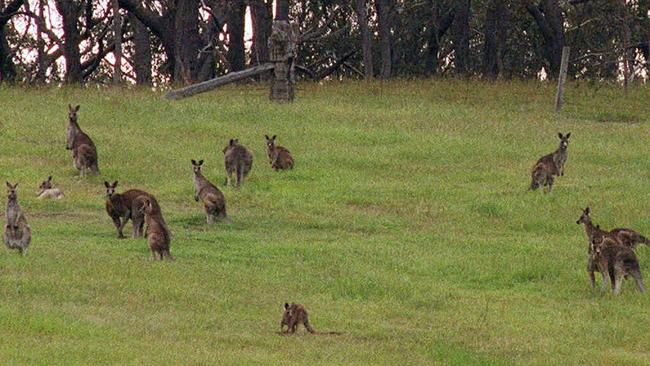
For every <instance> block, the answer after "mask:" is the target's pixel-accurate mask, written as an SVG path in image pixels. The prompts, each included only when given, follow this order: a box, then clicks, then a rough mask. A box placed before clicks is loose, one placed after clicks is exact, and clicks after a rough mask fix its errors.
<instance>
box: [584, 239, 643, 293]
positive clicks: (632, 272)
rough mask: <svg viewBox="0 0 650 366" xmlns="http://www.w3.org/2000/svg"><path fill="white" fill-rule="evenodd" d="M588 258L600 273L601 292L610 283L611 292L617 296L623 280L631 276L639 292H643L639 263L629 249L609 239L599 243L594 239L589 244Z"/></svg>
mask: <svg viewBox="0 0 650 366" xmlns="http://www.w3.org/2000/svg"><path fill="white" fill-rule="evenodd" d="M590 257H592V259H591V261H592V262H593V263H594V268H595V270H597V271H598V272H600V274H601V276H602V278H603V283H602V284H601V289H602V290H605V289H606V288H607V283H608V282H610V283H611V285H612V292H613V293H614V295H618V294H619V293H620V292H621V285H622V283H623V279H625V278H627V277H628V276H632V277H633V278H634V281H635V283H636V287H637V289H638V290H639V292H644V291H645V289H644V287H643V278H642V276H641V269H640V267H639V261H638V259H637V258H636V255H635V254H634V251H633V250H632V249H630V248H629V247H627V246H624V245H620V244H619V243H617V242H616V241H614V240H612V239H611V238H610V237H604V238H603V239H602V240H600V241H599V240H596V239H594V240H593V241H592V242H591V254H590Z"/></svg>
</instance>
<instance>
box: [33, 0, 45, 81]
mask: <svg viewBox="0 0 650 366" xmlns="http://www.w3.org/2000/svg"><path fill="white" fill-rule="evenodd" d="M36 6H38V9H37V15H36V16H37V17H38V20H37V21H36V22H35V23H36V67H37V69H36V76H35V81H36V82H37V83H39V84H42V83H44V82H45V72H46V70H45V68H46V67H47V66H46V64H45V41H44V40H43V32H44V31H45V30H44V29H43V27H42V25H43V23H42V22H41V20H42V19H45V17H44V11H45V10H44V8H45V0H38V2H37V3H36Z"/></svg>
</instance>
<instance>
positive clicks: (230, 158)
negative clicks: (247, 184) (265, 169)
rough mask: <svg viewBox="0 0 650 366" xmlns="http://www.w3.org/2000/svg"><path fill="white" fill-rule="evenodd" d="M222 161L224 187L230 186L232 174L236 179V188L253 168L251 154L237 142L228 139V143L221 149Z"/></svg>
mask: <svg viewBox="0 0 650 366" xmlns="http://www.w3.org/2000/svg"><path fill="white" fill-rule="evenodd" d="M223 160H224V164H225V166H226V175H227V180H226V185H232V174H233V173H235V174H236V177H237V187H239V186H241V183H242V182H243V181H244V178H246V177H247V176H248V173H249V172H250V171H251V169H252V168H253V154H252V153H251V152H250V151H249V150H248V149H247V148H246V147H245V146H244V145H241V144H240V143H239V140H236V139H230V142H229V143H228V145H227V146H226V147H224V148H223Z"/></svg>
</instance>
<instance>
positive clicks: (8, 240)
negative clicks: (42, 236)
mask: <svg viewBox="0 0 650 366" xmlns="http://www.w3.org/2000/svg"><path fill="white" fill-rule="evenodd" d="M17 187H18V183H16V184H14V185H11V184H10V183H9V182H7V211H6V218H7V224H6V225H5V229H4V235H3V237H2V239H3V241H4V243H5V245H6V246H7V248H9V249H17V250H18V252H19V253H20V254H21V255H25V254H27V248H28V247H29V243H30V242H31V240H32V230H31V229H30V228H29V225H27V219H26V218H25V214H24V213H23V210H22V208H21V207H20V205H19V204H18V193H17V192H16V188H17Z"/></svg>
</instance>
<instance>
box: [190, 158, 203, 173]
mask: <svg viewBox="0 0 650 366" xmlns="http://www.w3.org/2000/svg"><path fill="white" fill-rule="evenodd" d="M201 165H203V160H199V162H198V163H197V162H196V160H194V159H192V170H193V171H194V174H201Z"/></svg>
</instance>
